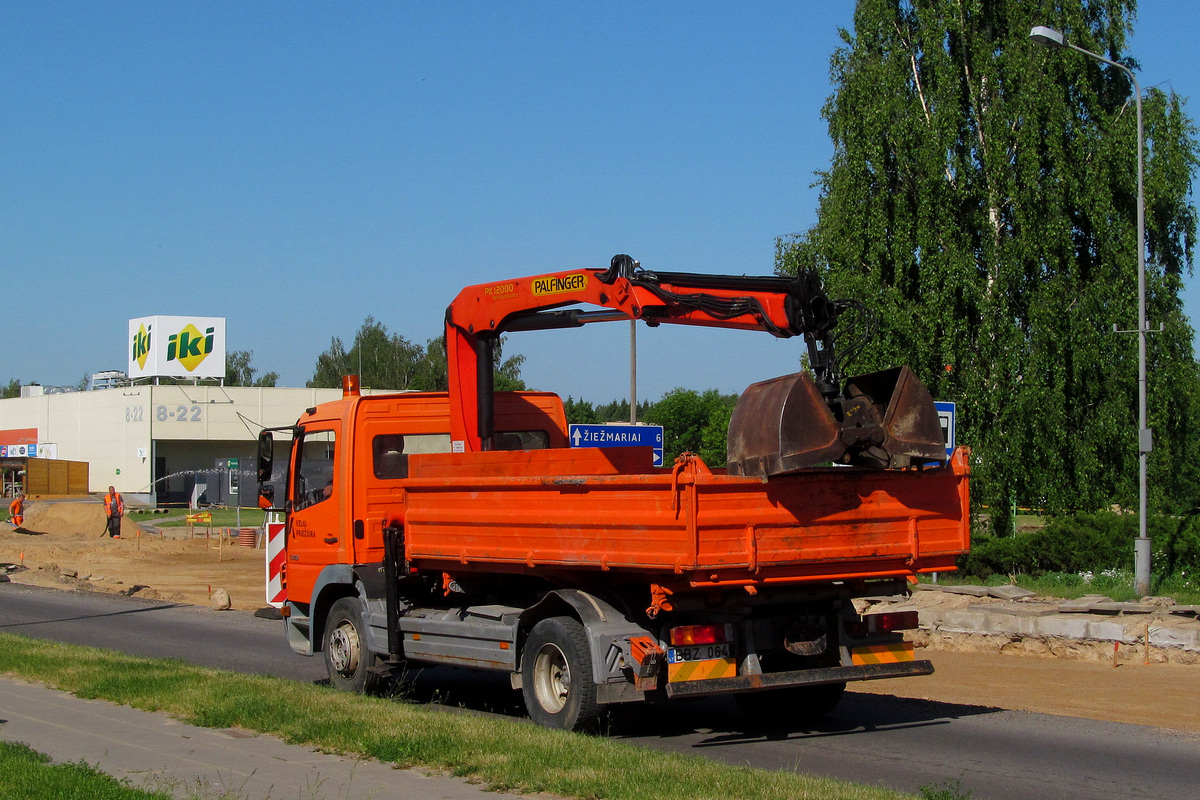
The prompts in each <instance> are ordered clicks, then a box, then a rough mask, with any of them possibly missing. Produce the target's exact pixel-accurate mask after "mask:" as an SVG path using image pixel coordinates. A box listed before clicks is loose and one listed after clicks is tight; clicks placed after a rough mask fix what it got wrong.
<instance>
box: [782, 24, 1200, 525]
mask: <svg viewBox="0 0 1200 800" xmlns="http://www.w3.org/2000/svg"><path fill="white" fill-rule="evenodd" d="M1135 10H1136V9H1135V3H1134V2H1133V0H1092V1H1090V2H1089V1H1087V0H1085V2H1082V3H1078V4H1072V3H1067V4H1061V3H1051V2H1048V0H1042V1H1041V2H1025V0H859V2H858V5H857V8H856V12H855V18H854V31H853V33H852V34H851V33H849V32H845V31H843V32H842V33H843V39H844V41H845V46H844V47H842V48H840V49H838V50H837V51H836V53H835V54H834V56H833V58H832V61H831V72H832V77H833V81H834V84H835V94H834V95H833V96H832V97H830V99H829V101H828V103H827V104H826V106H825V109H824V111H823V114H824V116H825V118H826V119H827V121H828V123H829V132H830V136H831V137H832V140H833V144H834V156H833V160H832V163H831V165H830V167H829V169H828V171H826V172H824V173H821V175H820V187H821V192H822V194H821V200H820V208H819V214H818V222H817V224H816V225H815V226H814V227H813V228H812V229H811V230H809V231H808V232H807V233H806V234H804V235H802V236H796V237H792V238H789V239H785V240H781V241H780V242H779V248H778V264H777V266H778V268H779V269H780V270H781V271H783V272H789V273H794V272H795V271H796V270H797V269H805V268H815V269H817V270H819V271H820V272H821V273H822V274H823V275H824V278H825V281H826V286H827V289H828V290H829V292H830V294H831V295H834V296H845V297H853V298H857V299H860V300H862V301H864V302H866V303H867V304H868V305H870V306H872V307H874V309H875V310H876V311H877V312H878V313H879V316H880V320H881V326H880V328H881V329H880V330H879V331H878V333H877V336H876V339H875V342H874V344H873V346H871V347H869V348H868V350H867V354H866V355H867V359H868V362H869V363H865V364H862V365H860V367H861V368H862V369H863V371H866V370H868V369H874V368H880V367H884V366H890V365H892V364H907V365H908V366H910V367H912V368H913V369H914V370H915V371H916V372H917V374H918V375H919V376H920V377H921V378H922V380H924V381H925V382H926V383H927V385H928V386H929V388H930V390H931V391H932V393H933V395H934V396H935V397H937V398H939V399H944V400H954V401H956V402H957V403H958V433H959V442H960V443H962V444H967V445H970V446H971V447H972V448H974V452H975V455H976V456H977V457H978V458H977V459H975V460H974V462H973V464H974V467H975V476H976V480H975V481H974V486H975V490H976V499H977V500H981V501H982V502H983V503H984V504H987V505H992V506H996V505H999V506H1002V507H1007V505H1008V503H1009V502H1010V501H1012V500H1018V501H1019V502H1020V503H1021V504H1023V505H1025V504H1028V505H1038V506H1043V507H1047V508H1050V509H1052V510H1054V509H1070V508H1084V509H1088V508H1098V507H1100V506H1102V505H1104V504H1106V503H1109V502H1113V501H1115V502H1119V503H1122V504H1127V505H1132V504H1133V503H1134V501H1135V498H1136V475H1137V468H1136V462H1137V452H1136V450H1137V448H1136V442H1137V403H1136V397H1137V387H1136V374H1137V344H1136V338H1137V337H1136V336H1132V335H1121V334H1114V333H1113V326H1114V325H1116V326H1117V327H1118V328H1119V329H1121V330H1128V329H1130V328H1135V327H1136V320H1137V290H1136V286H1137V268H1136V263H1137V260H1136V259H1137V255H1136V254H1137V246H1136V222H1137V220H1136V213H1135V211H1136V169H1135V168H1136V153H1137V150H1136V146H1137V145H1136V125H1135V116H1134V105H1133V96H1132V87H1131V85H1130V82H1129V81H1128V79H1127V77H1126V76H1125V75H1124V74H1122V73H1121V72H1120V71H1119V70H1115V69H1112V68H1110V67H1105V66H1103V65H1101V64H1099V63H1097V62H1095V61H1093V60H1092V59H1089V58H1086V57H1084V56H1082V55H1080V54H1078V53H1074V52H1071V51H1062V50H1057V51H1050V50H1047V49H1045V48H1042V47H1039V46H1037V45H1036V44H1034V43H1032V42H1031V41H1030V40H1029V30H1030V28H1031V27H1032V26H1034V25H1048V26H1051V27H1054V28H1056V29H1058V30H1062V31H1064V32H1065V33H1066V35H1067V37H1068V40H1069V41H1071V42H1072V43H1074V44H1077V45H1078V46H1080V47H1083V48H1086V49H1088V50H1091V51H1093V52H1098V53H1102V54H1105V55H1106V56H1108V57H1110V58H1112V59H1113V60H1116V61H1121V62H1122V63H1126V64H1129V65H1130V66H1136V65H1135V64H1134V62H1132V61H1131V60H1130V59H1129V58H1128V56H1126V55H1125V53H1124V48H1125V40H1126V36H1127V35H1128V34H1129V32H1130V28H1131V23H1130V19H1131V18H1132V16H1133V14H1134V12H1135ZM1144 109H1145V121H1146V124H1145V130H1146V140H1147V159H1146V176H1147V177H1146V230H1147V243H1148V250H1147V272H1148V277H1147V287H1148V288H1147V297H1148V319H1149V320H1151V321H1152V322H1153V326H1154V327H1155V328H1157V325H1158V323H1159V322H1161V323H1163V324H1164V328H1165V329H1164V331H1163V333H1161V334H1160V333H1155V334H1153V335H1152V336H1150V337H1149V345H1148V361H1149V368H1148V374H1149V375H1150V376H1151V377H1150V381H1149V394H1150V397H1151V402H1150V422H1149V425H1150V427H1151V428H1153V429H1155V431H1154V433H1155V437H1154V442H1155V444H1154V446H1155V449H1154V452H1153V453H1152V455H1151V486H1152V487H1153V491H1154V498H1155V502H1156V504H1157V505H1158V506H1160V507H1165V506H1169V505H1171V504H1172V502H1186V501H1192V500H1194V499H1195V497H1196V489H1195V486H1196V480H1195V479H1196V477H1197V467H1196V465H1197V435H1196V429H1197V427H1198V423H1200V411H1198V409H1200V403H1198V402H1197V393H1198V392H1197V389H1198V386H1200V381H1198V371H1197V368H1196V363H1195V361H1194V360H1193V355H1192V350H1191V341H1192V331H1191V329H1190V327H1189V325H1188V323H1187V320H1186V319H1185V318H1184V316H1183V313H1182V307H1181V303H1180V299H1179V291H1180V288H1181V285H1182V277H1183V275H1184V274H1185V273H1187V272H1190V269H1191V262H1192V251H1193V244H1194V239H1195V232H1196V211H1195V209H1194V208H1193V207H1192V205H1191V176H1192V173H1193V170H1194V169H1195V167H1196V164H1197V143H1196V130H1195V128H1194V126H1193V124H1192V122H1191V120H1190V119H1188V117H1187V116H1186V115H1185V113H1184V111H1183V100H1182V99H1181V98H1179V97H1176V96H1174V95H1173V94H1165V93H1163V92H1162V91H1160V90H1158V89H1152V90H1151V91H1150V92H1149V93H1148V95H1147V96H1146V97H1145V100H1144ZM1005 516H1007V515H1005Z"/></svg>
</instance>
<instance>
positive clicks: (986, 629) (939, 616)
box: [919, 586, 1200, 652]
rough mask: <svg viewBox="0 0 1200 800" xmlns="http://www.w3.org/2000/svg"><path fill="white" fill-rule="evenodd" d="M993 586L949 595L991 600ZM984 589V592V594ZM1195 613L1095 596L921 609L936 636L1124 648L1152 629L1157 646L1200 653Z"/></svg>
mask: <svg viewBox="0 0 1200 800" xmlns="http://www.w3.org/2000/svg"><path fill="white" fill-rule="evenodd" d="M934 588H935V589H936V588H938V587H934ZM987 588H988V587H962V586H955V587H945V588H944V589H943V591H947V592H948V593H951V594H963V595H968V596H972V597H985V596H988V593H987V591H986V590H987ZM963 589H968V591H963ZM980 589H983V590H984V591H983V592H982V593H980V592H979V590H980ZM926 590H927V591H928V589H926ZM1195 613H1196V612H1195V609H1194V608H1193V607H1191V606H1180V607H1171V606H1169V605H1160V604H1153V603H1114V602H1112V601H1111V600H1110V599H1109V598H1107V597H1100V596H1092V597H1086V598H1080V599H1078V600H1073V601H1069V602H1067V603H1062V604H1049V603H1038V604H1029V603H1021V602H1020V601H1017V602H1010V603H996V604H994V605H986V604H974V605H971V606H967V607H966V608H956V609H938V608H925V609H919V620H920V627H921V628H922V629H924V630H928V631H931V632H945V633H967V634H970V633H976V634H992V635H1001V636H1017V637H1025V638H1058V639H1078V640H1090V641H1098V642H1120V643H1121V644H1124V645H1135V644H1143V643H1144V642H1145V636H1146V633H1147V630H1148V631H1149V637H1150V644H1151V646H1153V647H1160V648H1166V649H1174V650H1184V651H1187V652H1200V621H1197V619H1196V617H1195ZM1188 616H1190V617H1191V618H1190V619H1189V618H1188ZM1168 622H1169V624H1166V623H1168Z"/></svg>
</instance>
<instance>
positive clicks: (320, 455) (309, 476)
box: [292, 431, 337, 511]
mask: <svg viewBox="0 0 1200 800" xmlns="http://www.w3.org/2000/svg"><path fill="white" fill-rule="evenodd" d="M336 450H337V434H336V433H335V432H334V431H308V432H307V433H305V434H304V437H303V438H302V439H301V440H300V442H299V445H298V450H297V455H296V482H295V486H294V487H293V491H294V494H293V496H292V508H293V509H294V510H297V511H298V510H300V509H302V508H308V507H309V506H312V505H316V504H317V503H323V502H324V501H326V500H328V499H329V498H330V497H332V496H333V468H334V456H335V455H336Z"/></svg>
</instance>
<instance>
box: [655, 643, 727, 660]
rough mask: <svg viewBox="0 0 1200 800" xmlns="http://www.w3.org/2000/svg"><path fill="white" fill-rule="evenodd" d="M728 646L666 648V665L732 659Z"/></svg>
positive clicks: (702, 645)
mask: <svg viewBox="0 0 1200 800" xmlns="http://www.w3.org/2000/svg"><path fill="white" fill-rule="evenodd" d="M732 657H733V653H732V652H730V649H729V644H728V643H725V644H698V645H695V646H693V647H669V648H667V663H668V664H682V663H684V662H686V661H708V660H710V659H713V658H732Z"/></svg>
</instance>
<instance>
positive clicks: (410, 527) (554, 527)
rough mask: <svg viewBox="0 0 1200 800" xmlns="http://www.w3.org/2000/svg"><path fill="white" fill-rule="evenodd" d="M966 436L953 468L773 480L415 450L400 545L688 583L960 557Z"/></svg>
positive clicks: (516, 564)
mask: <svg viewBox="0 0 1200 800" xmlns="http://www.w3.org/2000/svg"><path fill="white" fill-rule="evenodd" d="M968 472H969V470H968V466H967V451H965V450H960V451H959V452H957V453H956V454H955V456H954V458H953V459H952V460H951V462H950V463H949V464H948V465H947V466H946V467H945V468H934V469H920V470H919V469H911V470H903V471H901V470H895V471H892V470H870V469H857V468H826V469H810V470H805V471H802V472H798V473H794V474H789V475H783V476H777V477H772V478H770V479H769V480H766V481H764V480H762V479H759V478H747V477H738V476H731V475H727V474H723V473H714V472H713V471H712V470H710V469H709V468H708V467H707V466H706V465H705V464H704V463H703V462H702V461H700V460H699V459H698V458H695V457H688V458H686V459H683V460H681V461H680V462H677V463H676V465H675V466H674V468H672V469H665V470H664V469H655V468H653V467H652V466H651V464H650V455H649V450H648V448H629V449H615V448H614V449H603V448H581V449H556V450H532V451H518V452H483V453H457V454H445V455H442V454H438V455H421V456H414V457H413V458H412V460H411V462H410V474H409V479H408V481H406V485H405V490H406V494H407V512H406V515H405V524H404V542H405V553H406V557H407V558H408V560H409V561H410V562H412V564H413V565H414V566H416V567H418V568H422V569H435V568H440V569H444V570H446V571H453V572H461V571H463V570H490V571H496V570H499V571H510V572H526V571H537V572H545V571H578V570H590V571H611V572H613V573H615V574H614V576H613V577H616V574H621V575H625V576H628V577H634V576H637V577H639V578H646V579H649V580H651V581H654V582H661V581H664V580H670V581H673V582H679V581H683V580H686V581H687V582H688V583H690V584H691V585H693V586H704V585H722V584H724V585H737V584H750V583H775V582H797V581H816V580H831V579H834V580H837V579H847V580H849V579H857V578H871V577H883V576H898V575H909V574H913V573H916V572H930V571H935V570H951V569H953V568H954V562H955V558H956V557H957V556H958V555H960V554H961V553H963V552H964V551H966V549H967V546H968V541H969V538H968V537H969V520H968V497H967V483H968Z"/></svg>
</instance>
